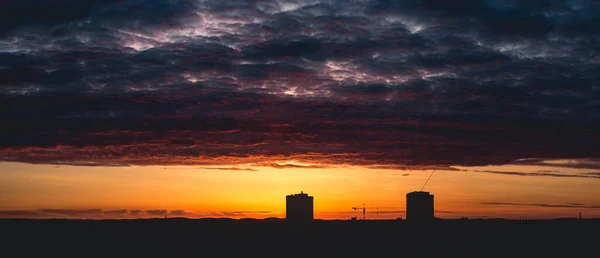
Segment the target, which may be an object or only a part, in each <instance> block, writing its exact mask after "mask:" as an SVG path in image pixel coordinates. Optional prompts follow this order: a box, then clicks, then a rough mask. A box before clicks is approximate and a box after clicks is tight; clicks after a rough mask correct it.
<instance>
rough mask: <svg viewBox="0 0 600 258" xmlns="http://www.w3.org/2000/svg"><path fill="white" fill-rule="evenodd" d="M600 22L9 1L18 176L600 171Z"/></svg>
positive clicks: (518, 9)
mask: <svg viewBox="0 0 600 258" xmlns="http://www.w3.org/2000/svg"><path fill="white" fill-rule="evenodd" d="M450 2H451V3H450ZM598 7H600V6H599V5H598V3H596V1H541V2H540V1H535V3H534V2H523V3H521V2H519V3H517V2H511V1H508V2H507V1H470V0H469V1H458V2H457V1H441V0H420V1H388V0H369V1H362V2H361V3H358V2H357V3H355V2H348V1H327V2H319V1H275V0H271V1H268V0H265V1H241V0H235V1H190V0H170V1H155V0H118V1H117V0H115V1H112V0H103V1H91V0H81V1H73V0H67V1H54V2H52V3H48V2H47V1H26V2H23V1H21V2H18V1H0V24H1V25H0V110H1V111H0V115H1V117H2V118H1V119H2V124H3V126H2V128H0V161H17V162H27V163H34V164H42V163H43V164H56V165H86V166H109V165H110V166H127V165H174V164H177V165H186V164H189V165H220V166H226V167H229V166H231V165H235V164H243V163H254V164H269V163H273V162H274V160H277V161H279V160H281V162H286V160H295V161H299V162H306V163H314V164H317V165H314V166H318V167H320V166H328V165H336V164H352V165H364V166H373V165H378V166H381V167H396V168H398V167H407V168H423V167H431V166H435V165H436V164H437V165H440V169H442V168H450V167H451V166H453V165H463V166H472V165H489V164H506V163H518V164H525V165H527V164H538V165H540V164H541V165H547V162H546V161H549V160H557V159H559V160H564V159H568V160H582V161H581V162H572V163H569V164H566V163H565V164H558V163H551V165H552V166H557V167H558V166H571V167H575V166H577V167H586V168H590V167H591V168H600V166H599V165H598V162H597V160H596V161H595V162H596V163H593V162H588V161H589V160H590V159H591V160H593V159H594V158H595V159H597V158H598V157H596V156H595V155H594V154H593V153H595V152H594V151H595V150H596V149H598V148H599V147H600V141H598V139H600V135H599V133H598V132H599V131H600V130H599V129H600V116H599V115H598V114H599V112H598V110H599V108H600V106H599V105H598V101H597V100H598V99H599V98H600V88H599V87H598V83H597V81H598V79H599V78H598V77H599V75H600V69H599V68H598V67H599V66H598V63H599V60H598V56H600V47H598V46H600V44H599V43H600V41H599V39H600V37H599V36H600V30H598V28H599V27H600V26H597V25H598V24H599V23H598V22H599V18H598V14H597V12H594V10H597V9H598ZM531 157H535V158H536V159H535V160H534V159H528V158H531ZM275 164H280V165H278V166H281V164H284V163H275ZM285 164H288V163H285ZM548 164H550V163H548ZM293 166H295V165H293ZM284 167H290V166H289V165H284ZM537 173H538V175H543V174H544V173H550V172H542V171H538V172H537ZM553 174H560V173H553ZM589 176H590V177H591V176H593V175H589Z"/></svg>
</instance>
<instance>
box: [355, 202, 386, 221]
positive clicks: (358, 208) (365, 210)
mask: <svg viewBox="0 0 600 258" xmlns="http://www.w3.org/2000/svg"><path fill="white" fill-rule="evenodd" d="M352 209H353V210H362V219H363V220H365V218H366V213H367V207H365V204H364V203H363V206H362V208H361V207H352ZM369 209H371V208H369ZM375 210H376V211H375V215H379V211H378V210H379V208H375Z"/></svg>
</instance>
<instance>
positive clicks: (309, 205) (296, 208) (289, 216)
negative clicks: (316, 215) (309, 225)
mask: <svg viewBox="0 0 600 258" xmlns="http://www.w3.org/2000/svg"><path fill="white" fill-rule="evenodd" d="M285 219H286V220H287V221H311V220H313V197H312V196H308V194H305V193H304V192H300V193H299V194H291V195H288V196H286V197H285Z"/></svg>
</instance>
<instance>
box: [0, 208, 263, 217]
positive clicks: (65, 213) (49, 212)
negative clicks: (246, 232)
mask: <svg viewBox="0 0 600 258" xmlns="http://www.w3.org/2000/svg"><path fill="white" fill-rule="evenodd" d="M262 213H271V212H269V211H235V212H207V213H194V212H189V211H185V210H161V209H156V210H126V209H120V210H102V209H88V210H65V209H37V210H0V218H71V219H115V218H116V219H135V218H164V217H165V215H167V217H186V218H201V217H215V216H216V217H246V216H248V215H251V214H262Z"/></svg>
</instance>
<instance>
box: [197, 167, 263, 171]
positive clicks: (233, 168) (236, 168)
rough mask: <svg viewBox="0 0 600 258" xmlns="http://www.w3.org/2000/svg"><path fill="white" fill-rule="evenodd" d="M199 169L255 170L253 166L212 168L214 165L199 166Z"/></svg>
mask: <svg viewBox="0 0 600 258" xmlns="http://www.w3.org/2000/svg"><path fill="white" fill-rule="evenodd" d="M200 169H208V170H245V171H257V170H256V169H253V168H238V167H227V168H214V167H201V168H200Z"/></svg>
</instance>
